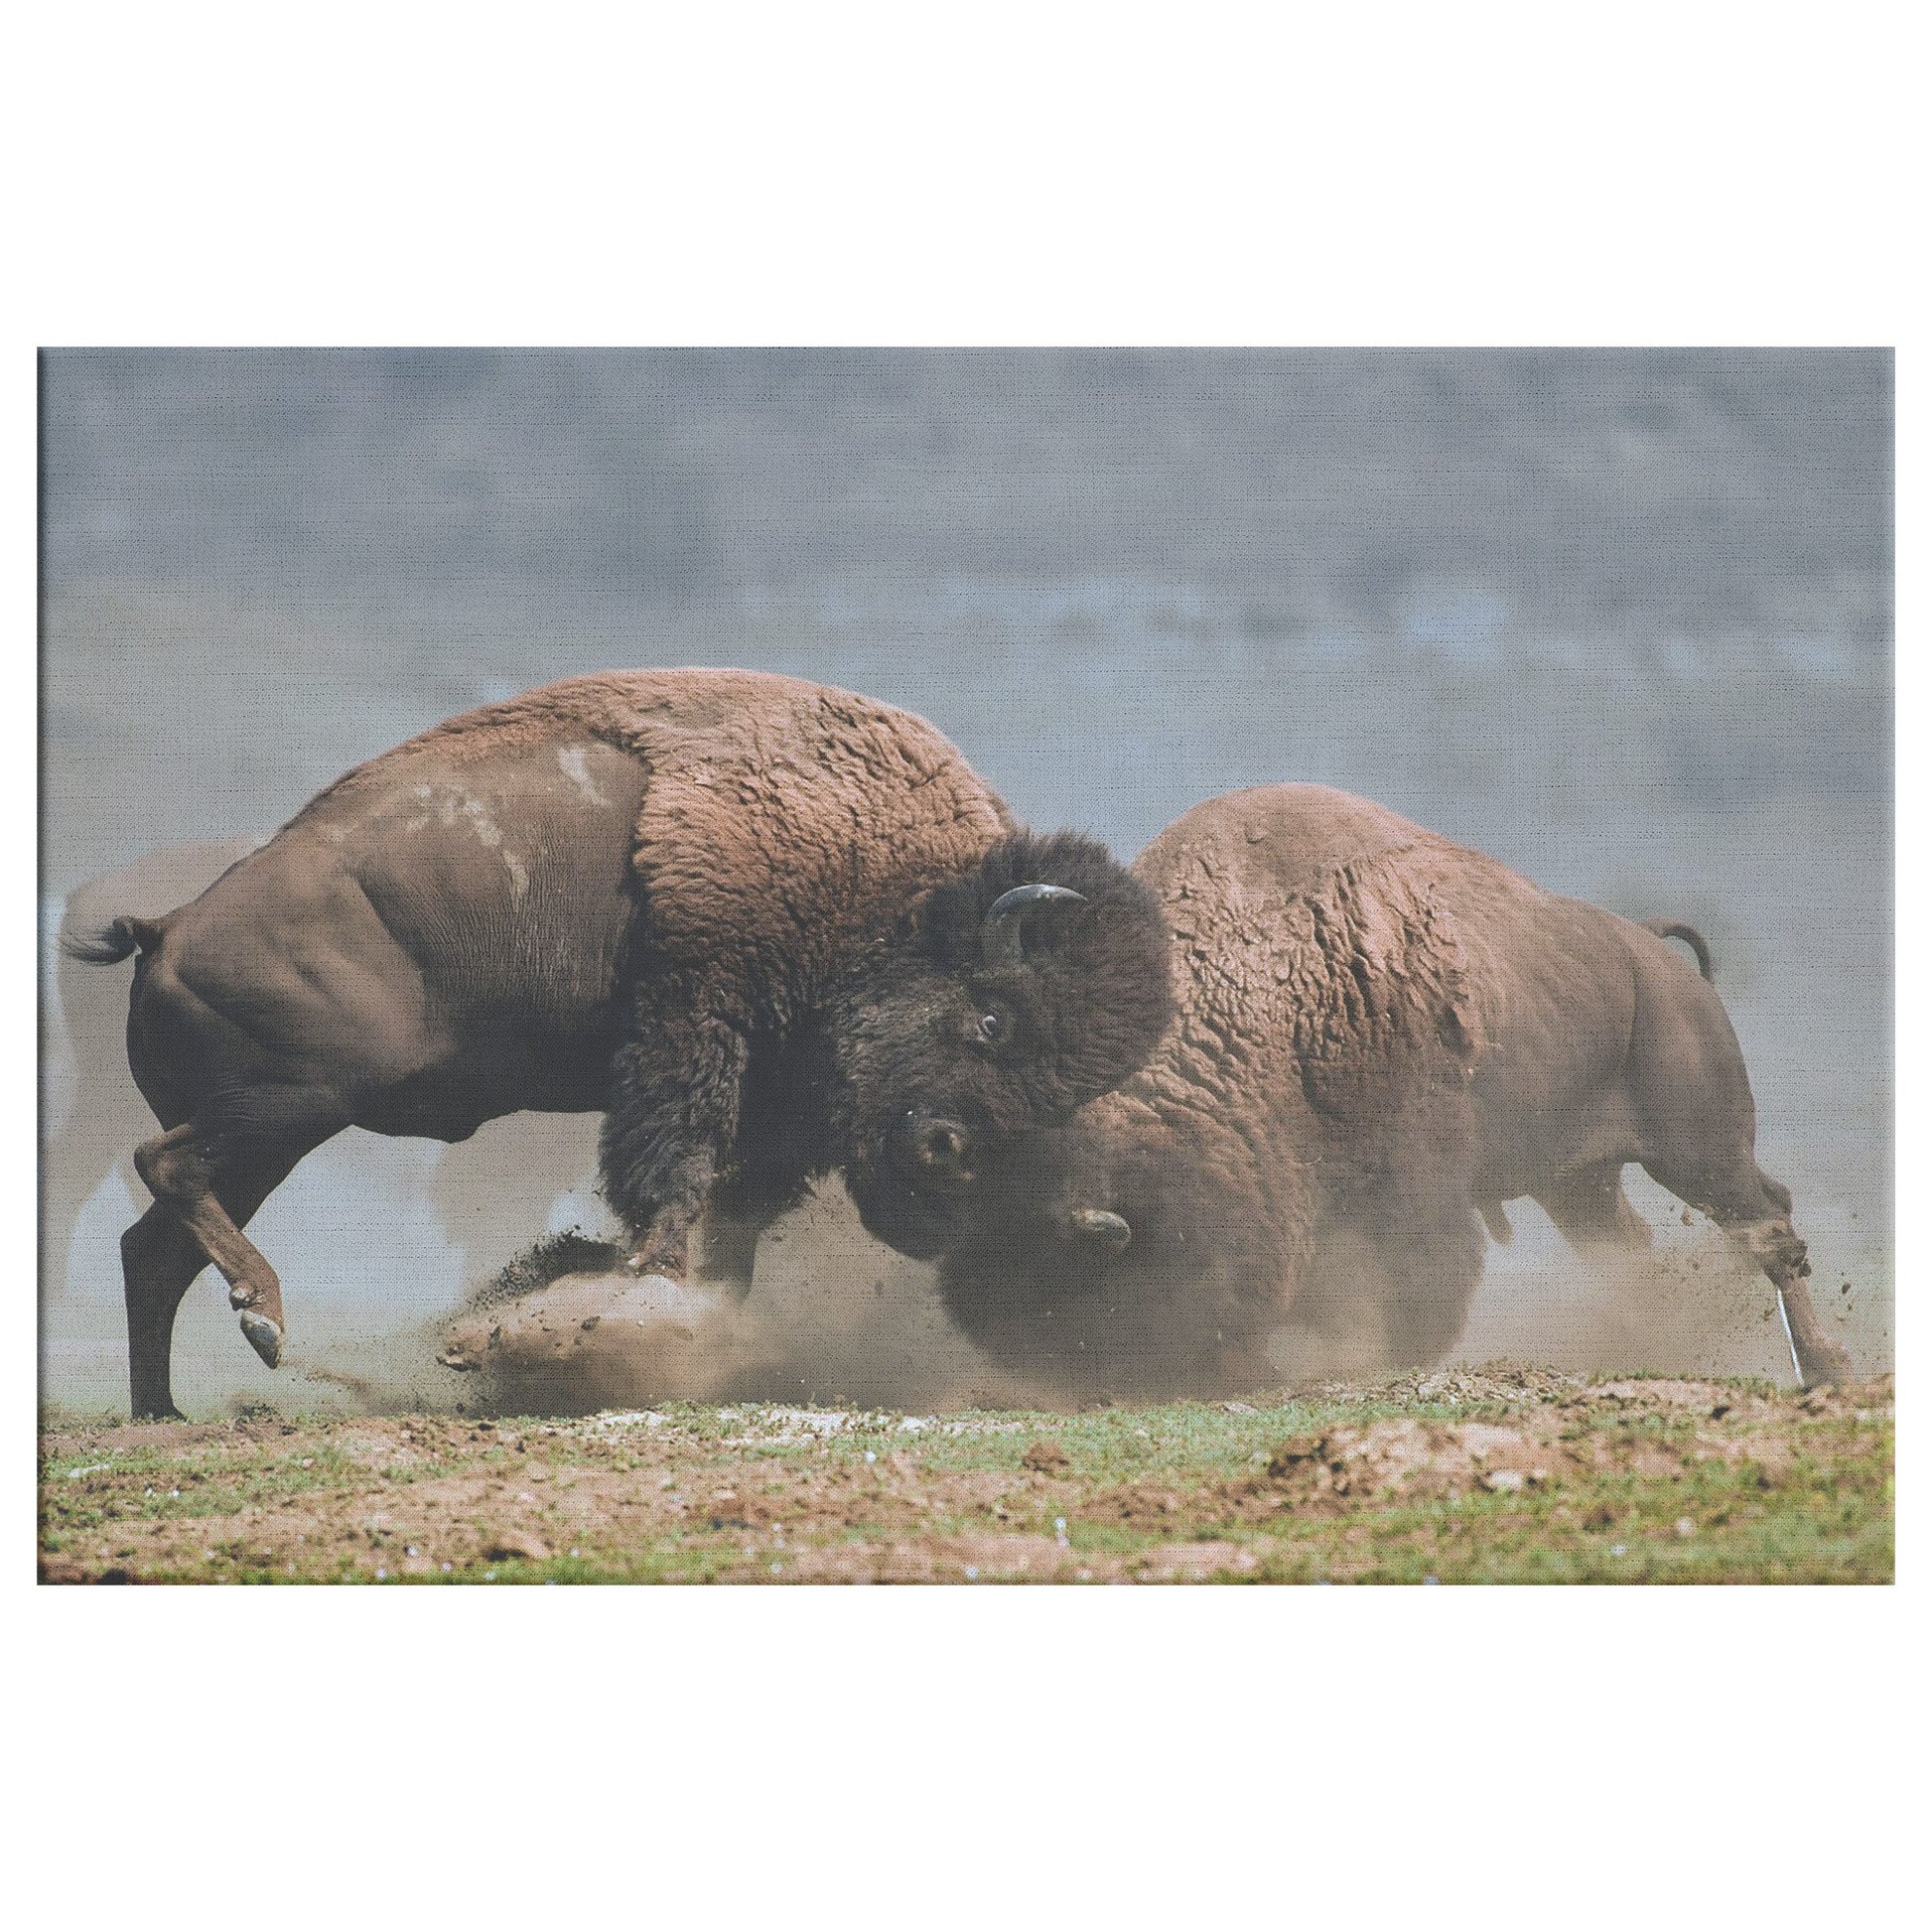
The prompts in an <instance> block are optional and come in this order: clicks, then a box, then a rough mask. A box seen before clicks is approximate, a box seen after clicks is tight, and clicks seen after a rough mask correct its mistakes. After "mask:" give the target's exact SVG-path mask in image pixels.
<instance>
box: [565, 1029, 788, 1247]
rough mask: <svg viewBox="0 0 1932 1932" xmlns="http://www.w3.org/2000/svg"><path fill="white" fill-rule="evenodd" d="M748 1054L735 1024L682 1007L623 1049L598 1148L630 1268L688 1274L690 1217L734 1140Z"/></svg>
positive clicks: (696, 1212) (697, 1210)
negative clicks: (626, 1240)
mask: <svg viewBox="0 0 1932 1932" xmlns="http://www.w3.org/2000/svg"><path fill="white" fill-rule="evenodd" d="M750 1058H751V1051H750V1048H749V1047H748V1046H747V1044H746V1042H745V1038H744V1035H741V1034H740V1033H739V1032H738V1031H737V1030H736V1029H735V1028H732V1027H729V1026H727V1025H726V1024H725V1023H724V1022H723V1021H720V1020H712V1019H708V1018H703V1017H692V1016H683V1015H680V1016H675V1017H673V1018H672V1019H670V1020H669V1021H662V1022H659V1023H658V1024H656V1025H655V1026H654V1027H652V1028H651V1029H650V1031H649V1032H648V1033H646V1034H645V1035H642V1036H641V1037H639V1038H636V1039H633V1040H630V1041H627V1042H626V1043H625V1044H624V1045H623V1046H621V1047H620V1048H619V1049H618V1053H617V1057H616V1058H615V1060H614V1061H613V1063H612V1081H611V1106H610V1111H609V1112H608V1113H607V1114H606V1116H605V1121H604V1133H603V1138H602V1143H601V1147H600V1150H599V1151H600V1158H601V1162H602V1167H603V1172H604V1197H605V1199H606V1200H607V1201H608V1202H609V1203H610V1205H611V1208H612V1211H613V1212H614V1213H616V1214H617V1215H618V1216H619V1217H620V1218H621V1220H622V1222H623V1224H624V1226H625V1228H626V1229H627V1230H628V1231H629V1234H630V1238H631V1241H632V1243H633V1244H634V1245H633V1249H632V1252H631V1254H630V1255H629V1256H628V1257H627V1258H626V1260H625V1263H624V1265H625V1266H626V1267H627V1268H629V1269H631V1270H632V1271H633V1272H635V1273H638V1274H646V1275H665V1276H668V1277H669V1278H670V1279H671V1280H672V1281H676V1282H682V1281H684V1280H685V1279H686V1278H687V1276H688V1275H689V1272H690V1263H691V1230H692V1227H693V1224H694V1223H695V1222H696V1221H697V1219H698V1217H699V1215H700V1214H701V1213H702V1212H703V1211H704V1207H705V1203H706V1201H707V1200H708V1199H709V1197H710V1194H711V1190H712V1187H713V1185H714V1184H715V1183H716V1181H717V1179H718V1176H719V1174H720V1173H721V1171H722V1170H723V1169H724V1168H725V1167H726V1166H727V1165H728V1164H729V1162H730V1160H731V1156H732V1151H733V1149H734V1147H735V1146H736V1144H737V1140H738V1125H739V1115H740V1110H741V1107H742V1105H743V1095H744V1085H745V1073H746V1068H747V1066H748V1064H749V1062H750ZM754 1238H755V1239H756V1236H755V1237H754Z"/></svg>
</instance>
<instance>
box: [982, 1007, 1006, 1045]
mask: <svg viewBox="0 0 1932 1932" xmlns="http://www.w3.org/2000/svg"><path fill="white" fill-rule="evenodd" d="M979 1036H980V1038H981V1039H983V1040H985V1042H986V1043H987V1045H989V1046H997V1045H999V1043H1000V1042H1001V1040H1003V1039H1004V1038H1006V1036H1007V1021H1006V1015H1005V1014H1003V1013H983V1014H981V1015H980V1024H979Z"/></svg>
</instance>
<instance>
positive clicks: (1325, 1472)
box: [40, 1365, 1892, 1584]
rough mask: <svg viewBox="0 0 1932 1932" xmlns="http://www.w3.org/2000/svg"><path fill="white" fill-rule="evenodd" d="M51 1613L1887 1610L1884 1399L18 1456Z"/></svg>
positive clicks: (1375, 1391)
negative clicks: (1095, 1598)
mask: <svg viewBox="0 0 1932 1932" xmlns="http://www.w3.org/2000/svg"><path fill="white" fill-rule="evenodd" d="M42 1450H43V1456H42V1467H41V1545H40V1548H41V1574H42V1577H43V1578H44V1579H45V1580H46V1581H49V1582H60V1583H79V1582H139V1583H178V1582H197V1583H206V1582H244V1583H286V1582H291V1581H293V1582H307V1583H335V1582H344V1583H370V1582H383V1583H478V1582H485V1583H501V1584H509V1583H712V1582H742V1583H753V1582H758V1583H769V1582H780V1581H783V1582H800V1581H802V1582H841V1583H842V1582H855V1583H856V1582H880V1583H887V1582H941V1583H964V1582H976V1583H993V1582H1079V1583H1088V1582H1091V1583H1103V1582H1105V1583H1114V1582H1192V1581H1229V1582H1232V1581H1241V1582H1252V1583H1344V1582H1346V1583H1431V1582H1436V1583H1443V1584H1450V1583H1884V1582H1889V1581H1890V1579H1891V1575H1892V1388H1891V1382H1890V1379H1889V1378H1886V1379H1884V1380H1883V1381H1879V1382H1873V1383H1867V1384H1864V1385H1862V1386H1860V1387H1857V1388H1853V1389H1844V1390H1829V1391H1820V1392H1817V1393H1815V1394H1813V1395H1809V1396H1800V1395H1795V1394H1791V1393H1788V1392H1787V1393H1780V1392H1778V1391H1776V1390H1774V1389H1772V1388H1771V1387H1770V1386H1769V1385H1766V1384H1762V1383H1749V1382H1735V1381H1731V1382H1711V1381H1681V1380H1663V1379H1657V1380H1633V1381H1622V1382H1598V1383H1590V1382H1586V1381H1584V1380H1582V1379H1580V1378H1576V1377H1570V1376H1562V1375H1556V1374H1552V1373H1549V1372H1546V1371H1541V1370H1536V1369H1524V1368H1517V1367H1512V1366H1509V1365H1498V1366H1494V1367H1491V1368H1489V1369H1486V1370H1482V1371H1475V1372H1464V1371H1445V1372H1438V1373H1433V1374H1423V1375H1413V1376H1409V1377H1406V1378H1404V1379H1402V1380H1399V1381H1390V1382H1382V1383H1376V1384H1361V1385H1353V1386H1342V1385H1336V1386H1330V1387H1324V1388H1320V1389H1313V1390H1304V1391H1301V1392H1299V1393H1295V1394H1284V1395H1281V1396H1279V1397H1275V1398H1262V1397H1257V1398H1254V1399H1253V1400H1251V1401H1249V1402H1245V1403H1196V1402H1181V1403H1168V1404H1163V1405H1161V1406H1159V1407H1153V1408H1121V1407H1110V1408H1101V1409H1093V1410H1087V1411H1083V1412H1079V1413H1073V1414H1055V1413H1047V1412H1040V1411H1019V1410H1012V1411H984V1410H972V1411H965V1412H962V1413H959V1414H953V1415H941V1416H927V1417H920V1416H904V1415H899V1414H897V1413H886V1412H881V1411H868V1410H827V1409H789V1408H783V1407H776V1406H771V1405H764V1404H744V1403H740V1404H727V1405H716V1404H711V1405H701V1404H667V1405H666V1406H665V1407H663V1408H662V1409H659V1410H643V1411H631V1412H621V1413H606V1414H604V1415H601V1416H593V1417H587V1418H582V1419H572V1420H569V1421H557V1420H544V1419H541V1418H531V1417H496V1418H486V1419H477V1420H467V1419H464V1418H453V1417H447V1416H436V1417H423V1416H414V1417H411V1416H402V1417H362V1418H355V1419H350V1420H336V1419H328V1420H316V1419H301V1418H294V1419H284V1418H281V1417H277V1416H274V1415H270V1414H265V1413H261V1412H255V1413H251V1414H249V1415H247V1416H244V1417H242V1418H240V1419H238V1420H235V1421H232V1422H221V1423H204V1424H193V1423H188V1424H181V1423H177V1424H156V1425H129V1424H121V1425H119V1426H110V1425H107V1424H103V1423H86V1422H78V1421H74V1420H71V1419H54V1420H51V1421H50V1423H49V1425H48V1427H47V1428H46V1429H45V1430H44V1433H43V1437H42Z"/></svg>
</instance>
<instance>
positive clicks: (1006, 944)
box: [980, 886, 1087, 966]
mask: <svg viewBox="0 0 1932 1932" xmlns="http://www.w3.org/2000/svg"><path fill="white" fill-rule="evenodd" d="M1086 902H1087V896H1086V894H1085V893H1076V892H1075V891H1074V890H1073V889H1072V887H1070V886H1016V887H1014V889H1013V890H1012V891H1011V892H1010V893H1002V894H1001V895H1000V897H998V898H996V899H995V900H994V901H993V903H992V904H991V906H989V907H988V908H987V913H986V922H985V924H983V925H982V926H981V927H980V958H981V959H982V960H983V961H984V962H985V963H986V964H987V965H988V966H1019V965H1023V964H1024V963H1025V958H1026V956H1025V954H1024V953H1023V952H1022V951H1021V949H1020V928H1021V927H1022V925H1024V924H1025V923H1026V918H1027V914H1028V913H1029V912H1031V911H1033V910H1034V908H1035V906H1039V905H1047V904H1060V905H1067V904H1071V905H1084V904H1086Z"/></svg>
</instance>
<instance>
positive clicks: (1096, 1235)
mask: <svg viewBox="0 0 1932 1932" xmlns="http://www.w3.org/2000/svg"><path fill="white" fill-rule="evenodd" d="M1069 1218H1070V1219H1071V1220H1072V1223H1073V1231H1074V1233H1075V1234H1082V1235H1085V1236H1087V1238H1088V1239H1089V1240H1093V1241H1099V1242H1102V1243H1104V1244H1105V1245H1106V1246H1107V1247H1109V1248H1111V1249H1113V1251H1114V1253H1115V1254H1119V1253H1120V1251H1121V1250H1122V1249H1123V1248H1124V1247H1126V1246H1127V1244H1128V1242H1130V1241H1131V1240H1133V1238H1134V1230H1133V1229H1132V1228H1131V1227H1129V1226H1128V1225H1127V1223H1126V1222H1125V1221H1124V1220H1122V1219H1121V1217H1120V1216H1119V1215H1118V1214H1110V1213H1108V1211H1107V1210H1106V1209H1105V1208H1104V1207H1081V1208H1076V1209H1075V1210H1074V1211H1073V1213H1072V1215H1071V1216H1070V1217H1069Z"/></svg>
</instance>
